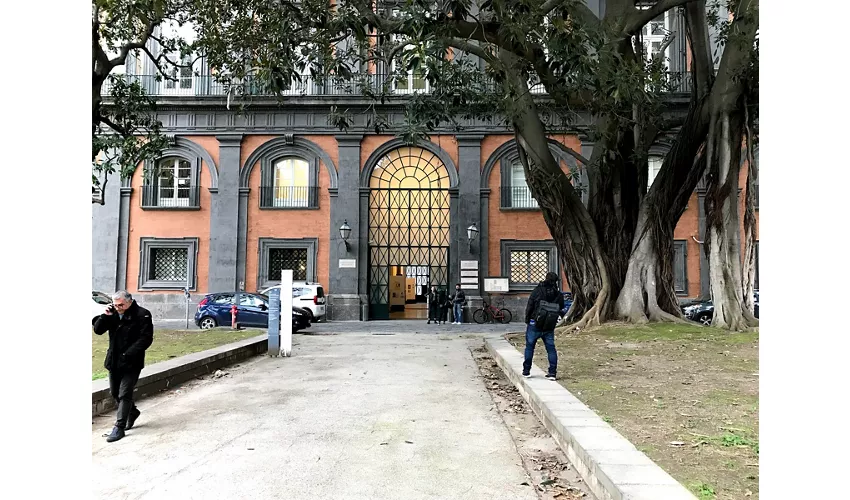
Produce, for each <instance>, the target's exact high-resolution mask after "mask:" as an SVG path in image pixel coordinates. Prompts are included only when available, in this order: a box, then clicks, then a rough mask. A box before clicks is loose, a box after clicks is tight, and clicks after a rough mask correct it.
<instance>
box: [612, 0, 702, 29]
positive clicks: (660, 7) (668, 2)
mask: <svg viewBox="0 0 850 500" xmlns="http://www.w3.org/2000/svg"><path fill="white" fill-rule="evenodd" d="M693 1H694V0H658V2H656V4H655V5H653V6H652V7H650V8H648V9H646V10H641V9H637V8H635V10H634V11H633V13H632V15H631V16H629V17H630V19H629V20H628V22H627V23H626V33H627V34H629V35H635V34H637V32H638V31H640V30H641V28H643V27H644V26H646V23H648V22H650V21H652V20H653V19H655V18H656V17H658V16H660V15H661V14H664V13H665V12H667V11H668V10H670V9H672V8H675V7H680V6H682V5H685V4H686V3H690V2H693Z"/></svg>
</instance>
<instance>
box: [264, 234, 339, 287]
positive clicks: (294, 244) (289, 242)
mask: <svg viewBox="0 0 850 500" xmlns="http://www.w3.org/2000/svg"><path fill="white" fill-rule="evenodd" d="M272 248H305V249H307V281H313V282H315V281H317V272H318V270H317V269H316V264H317V262H318V252H319V239H318V238H300V239H299V238H260V239H259V244H258V245H257V258H258V259H259V261H258V262H257V290H265V289H266V288H269V287H271V286H274V285H279V284H280V280H270V279H268V275H269V250H271V249H272ZM325 286H327V285H325Z"/></svg>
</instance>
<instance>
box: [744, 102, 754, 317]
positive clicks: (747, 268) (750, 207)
mask: <svg viewBox="0 0 850 500" xmlns="http://www.w3.org/2000/svg"><path fill="white" fill-rule="evenodd" d="M744 109H745V110H746V106H745V107H744ZM746 120H747V122H748V123H747V189H746V199H745V201H744V290H743V292H744V307H745V308H746V309H747V310H748V311H749V312H750V313H755V302H754V300H753V299H754V296H753V292H754V290H755V285H756V236H757V235H756V210H755V207H756V189H757V188H756V182H757V180H758V165H756V162H755V158H754V154H755V153H754V152H753V146H754V145H753V141H752V127H751V125H750V123H749V116H746Z"/></svg>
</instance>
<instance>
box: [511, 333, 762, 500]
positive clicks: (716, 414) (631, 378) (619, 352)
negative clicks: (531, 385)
mask: <svg viewBox="0 0 850 500" xmlns="http://www.w3.org/2000/svg"><path fill="white" fill-rule="evenodd" d="M508 340H509V341H510V342H511V343H512V344H513V345H514V346H516V347H517V348H518V349H519V350H520V352H522V351H523V349H524V347H525V337H524V335H514V334H512V335H509V336H508ZM555 345H556V347H557V349H558V376H559V382H560V383H561V385H563V386H564V387H566V388H567V389H569V390H570V392H572V393H573V394H574V395H575V396H576V397H578V398H579V399H581V400H582V401H583V402H584V403H585V404H587V405H588V406H590V407H591V408H593V410H594V411H596V412H597V413H598V414H599V415H600V416H601V417H602V418H603V419H605V421H607V422H608V423H609V424H611V425H612V426H613V427H614V428H615V429H616V430H617V431H618V432H620V434H622V435H624V436H625V437H626V438H627V439H629V440H630V441H631V442H632V443H633V444H634V445H635V446H637V447H638V449H639V450H641V451H642V452H644V453H646V454H647V455H648V456H649V458H651V459H652V460H654V461H655V462H656V463H657V464H658V465H660V466H661V467H662V468H663V469H664V470H666V471H667V472H668V473H669V474H670V475H672V476H673V477H674V478H676V480H678V481H679V482H681V483H682V484H684V485H685V486H686V487H688V488H689V489H690V490H691V491H692V492H693V493H694V494H695V495H696V496H697V498H700V499H706V500H707V499H715V498H716V499H718V500H719V499H733V498H734V499H741V498H753V499H755V498H758V478H759V468H758V463H759V444H758V422H759V419H758V410H759V397H758V384H759V378H758V370H759V364H758V334H757V333H729V332H726V331H723V330H718V329H714V328H701V327H697V326H688V325H672V324H651V325H647V326H635V325H624V324H612V325H605V326H603V327H601V328H597V329H593V330H589V331H585V332H582V333H580V334H578V335H558V334H556V337H555ZM534 363H535V364H536V365H537V366H538V367H539V368H542V369H543V370H544V371H545V370H546V367H547V366H548V362H547V361H546V349H545V348H544V347H543V343H542V341H539V342H538V343H537V347H536V348H535V352H534Z"/></svg>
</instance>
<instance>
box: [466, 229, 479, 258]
mask: <svg viewBox="0 0 850 500" xmlns="http://www.w3.org/2000/svg"><path fill="white" fill-rule="evenodd" d="M466 236H467V238H468V239H469V251H470V252H471V251H472V241H473V240H475V238H478V228H477V227H475V223H474V222H473V223H472V225H471V226H469V227H468V228H466Z"/></svg>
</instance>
